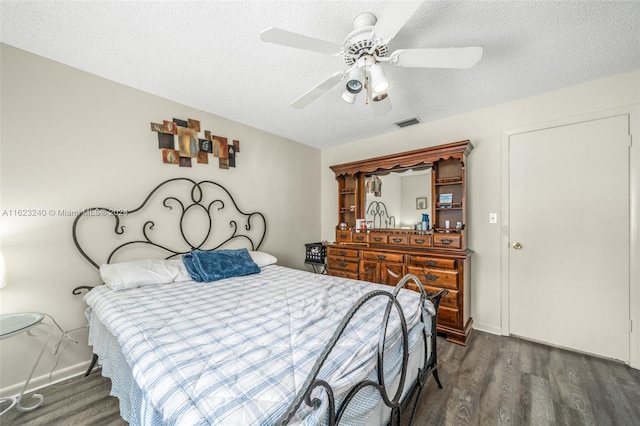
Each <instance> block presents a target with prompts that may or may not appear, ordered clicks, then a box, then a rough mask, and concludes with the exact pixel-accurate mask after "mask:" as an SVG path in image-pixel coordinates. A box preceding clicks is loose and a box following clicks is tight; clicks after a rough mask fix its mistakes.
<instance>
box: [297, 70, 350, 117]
mask: <svg viewBox="0 0 640 426" xmlns="http://www.w3.org/2000/svg"><path fill="white" fill-rule="evenodd" d="M344 76H345V74H344V73H343V72H340V71H338V72H337V73H335V74H333V75H332V76H331V77H329V78H327V79H326V80H324V81H323V82H322V83H320V84H318V85H317V86H316V87H314V88H313V89H311V90H309V91H308V92H307V93H305V94H304V95H302V96H300V97H299V98H298V99H296V100H295V101H293V102H291V106H292V107H294V108H296V109H300V108H304V107H306V106H307V105H309V104H310V103H311V102H313V101H315V100H316V99H318V98H319V97H320V96H322V95H324V94H325V93H326V92H327V91H328V90H329V89H331V88H332V87H333V86H335V85H336V84H338V83H339V82H340V80H342V79H343V78H344Z"/></svg>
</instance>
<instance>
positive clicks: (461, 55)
mask: <svg viewBox="0 0 640 426" xmlns="http://www.w3.org/2000/svg"><path fill="white" fill-rule="evenodd" d="M389 56H390V58H391V61H390V62H391V63H392V64H394V65H397V66H399V67H417V68H471V67H472V66H474V65H475V64H477V63H478V61H479V60H480V58H481V57H482V47H479V46H473V47H451V48H444V49H406V50H396V51H395V52H393V53H392V54H391V55H389Z"/></svg>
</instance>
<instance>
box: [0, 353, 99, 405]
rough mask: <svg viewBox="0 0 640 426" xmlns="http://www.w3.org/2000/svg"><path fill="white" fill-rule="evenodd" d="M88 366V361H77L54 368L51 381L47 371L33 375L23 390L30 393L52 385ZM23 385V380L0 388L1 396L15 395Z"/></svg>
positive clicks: (77, 374)
mask: <svg viewBox="0 0 640 426" xmlns="http://www.w3.org/2000/svg"><path fill="white" fill-rule="evenodd" d="M87 368H89V363H88V362H87V361H83V362H79V363H78V364H75V365H71V366H69V367H66V368H62V369H60V370H56V371H55V372H54V374H53V376H52V377H51V381H49V373H47V374H43V375H42V376H38V377H33V378H31V381H30V382H29V387H28V388H27V390H26V391H25V393H30V392H33V391H35V390H38V389H42V388H44V387H47V386H49V385H53V384H55V383H59V382H62V381H64V380H67V379H71V378H72V377H76V376H79V375H81V374H84V373H85V371H87ZM23 386H24V382H22V383H16V384H15V385H11V386H7V387H6V388H3V389H0V395H1V396H2V397H7V396H16V395H19V394H20V392H21V391H22V387H23Z"/></svg>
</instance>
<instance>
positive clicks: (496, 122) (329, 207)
mask: <svg viewBox="0 0 640 426" xmlns="http://www.w3.org/2000/svg"><path fill="white" fill-rule="evenodd" d="M639 103H640V72H633V73H628V74H624V75H619V76H614V77H611V78H606V79H602V80H597V81H593V82H589V83H586V84H581V85H577V86H573V87H569V88H566V89H563V90H558V91H554V92H549V93H544V94H541V95H538V96H534V97H530V98H526V99H522V100H518V101H514V102H510V103H507V104H503V105H498V106H496V107H492V108H486V109H482V110H478V111H473V112H470V113H467V114H461V115H458V116H455V117H451V118H448V119H444V120H440V121H436V122H433V123H425V124H420V125H416V126H412V127H408V128H405V129H402V130H397V131H393V132H390V133H387V134H384V135H379V136H376V137H372V138H367V139H363V140H359V141H356V142H353V143H350V144H346V145H342V146H338V147H335V148H330V149H324V150H323V151H322V169H321V174H322V193H321V196H322V238H323V239H324V240H329V241H333V240H334V239H335V236H334V227H335V225H336V222H337V213H336V211H337V210H336V209H337V207H336V203H337V199H336V198H337V197H336V188H337V185H336V182H335V178H334V175H333V173H332V172H331V170H330V169H329V166H331V165H334V164H339V163H344V162H349V161H356V160H360V159H364V158H369V157H375V156H379V155H385V154H391V153H394V152H401V151H408V150H412V149H418V148H422V147H428V146H433V145H439V144H443V143H448V142H455V141H459V140H465V139H469V140H471V142H472V143H473V145H474V146H475V149H474V150H473V152H472V153H471V155H470V158H469V161H468V166H467V170H468V175H467V177H468V194H467V196H468V214H467V220H468V230H469V240H468V246H469V248H471V249H472V250H473V251H474V252H475V254H474V255H473V257H472V263H471V264H472V291H471V315H472V316H473V318H474V327H475V328H477V329H481V330H485V331H489V332H493V333H496V334H500V333H501V299H500V297H501V227H500V225H499V223H500V218H499V220H498V224H489V223H488V222H489V221H488V216H489V213H490V212H496V213H498V214H500V212H501V211H502V205H501V165H502V163H501V161H502V159H501V144H502V132H503V131H505V130H509V129H514V128H521V127H524V126H529V125H534V124H537V123H546V122H551V121H554V120H560V119H566V118H570V117H577V116H582V115H586V114H593V113H599V112H604V111H607V110H611V109H618V108H622V107H629V106H633V105H635V106H636V109H634V108H631V109H630V110H631V111H633V112H632V114H631V118H632V123H631V124H632V134H635V135H636V138H637V135H640V129H639V128H638V127H639V126H638V114H637V105H638V104H639ZM422 118H423V119H428V117H422ZM389 127H390V128H391V127H392V125H391V124H390V125H389ZM634 144H635V146H634V147H633V148H632V150H631V179H632V183H631V191H632V194H631V205H632V212H631V213H632V214H631V217H632V223H631V230H632V239H631V240H632V247H631V255H632V257H631V258H632V259H638V258H639V257H640V230H639V227H640V223H639V220H640V219H638V218H639V217H640V206H639V205H638V199H639V195H638V194H639V193H640V149H638V141H637V140H636V141H635V142H634ZM569 160H570V159H568V161H569ZM594 168H596V169H597V166H595V165H594ZM595 206H596V208H597V202H596V203H595ZM631 263H632V270H631V277H632V278H631V307H632V308H631V315H632V319H633V320H634V323H635V324H637V325H636V326H634V329H635V331H634V333H632V337H631V346H632V351H631V352H632V354H631V364H632V365H634V366H636V368H640V337H639V336H640V332H639V331H638V329H640V327H639V326H638V325H640V312H639V311H640V272H639V271H640V270H639V269H638V266H637V264H638V262H637V261H636V262H633V261H632V262H631Z"/></svg>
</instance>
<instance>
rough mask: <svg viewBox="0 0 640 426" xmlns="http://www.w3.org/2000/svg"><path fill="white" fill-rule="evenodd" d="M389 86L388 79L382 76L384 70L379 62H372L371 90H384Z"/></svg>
mask: <svg viewBox="0 0 640 426" xmlns="http://www.w3.org/2000/svg"><path fill="white" fill-rule="evenodd" d="M388 88H389V80H387V78H386V77H385V76H384V71H383V70H382V66H380V64H374V65H373V66H372V67H371V90H373V92H374V93H383V92H386V91H387V89H388Z"/></svg>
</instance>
